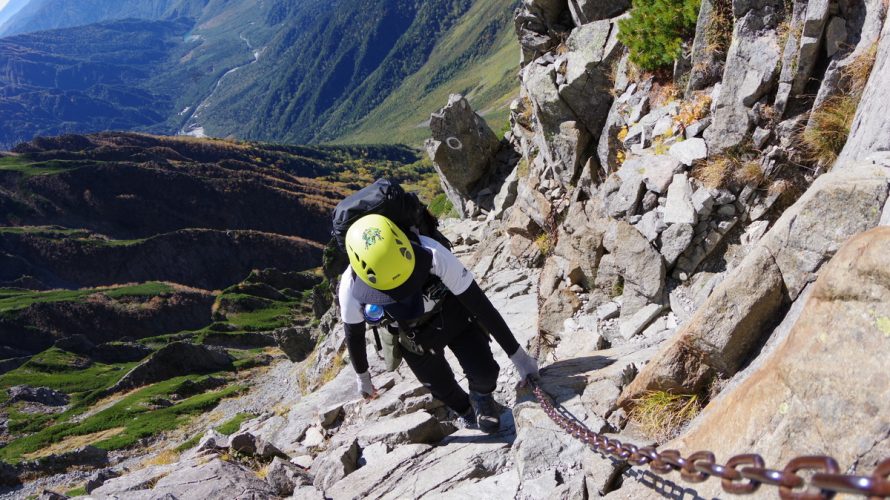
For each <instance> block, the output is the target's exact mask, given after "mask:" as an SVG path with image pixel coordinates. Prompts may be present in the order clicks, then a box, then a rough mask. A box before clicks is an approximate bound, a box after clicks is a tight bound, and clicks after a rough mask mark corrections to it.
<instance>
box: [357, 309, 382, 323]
mask: <svg viewBox="0 0 890 500" xmlns="http://www.w3.org/2000/svg"><path fill="white" fill-rule="evenodd" d="M383 312H384V311H383V306H378V305H377V304H365V308H364V310H363V311H362V313H363V314H364V316H365V321H367V322H368V323H372V324H373V323H380V321H381V320H382V319H383Z"/></svg>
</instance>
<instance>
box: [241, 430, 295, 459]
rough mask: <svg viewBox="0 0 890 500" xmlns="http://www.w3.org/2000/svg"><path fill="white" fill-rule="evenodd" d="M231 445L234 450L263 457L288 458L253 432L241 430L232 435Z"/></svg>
mask: <svg viewBox="0 0 890 500" xmlns="http://www.w3.org/2000/svg"><path fill="white" fill-rule="evenodd" d="M229 447H230V448H231V449H232V450H233V451H237V452H239V453H243V454H245V455H255V456H257V457H260V458H263V459H271V458H273V457H283V458H287V455H286V454H285V453H284V452H282V451H281V450H279V449H278V448H276V447H275V445H273V444H272V443H270V442H268V441H266V440H265V439H263V438H261V437H258V436H255V435H254V434H253V433H252V432H247V431H245V432H239V433H237V434H235V435H234V436H232V439H231V441H230V442H229Z"/></svg>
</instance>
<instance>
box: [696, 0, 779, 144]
mask: <svg viewBox="0 0 890 500" xmlns="http://www.w3.org/2000/svg"><path fill="white" fill-rule="evenodd" d="M783 9H784V6H783V4H782V2H777V1H774V0H755V1H737V2H733V15H734V17H735V27H734V30H733V38H732V44H731V45H730V47H729V53H728V54H727V56H726V69H725V70H724V71H723V81H722V85H721V88H720V95H719V96H718V97H717V99H716V101H715V103H714V104H715V111H714V120H713V123H712V124H711V126H710V127H708V129H707V130H706V131H705V140H706V141H707V143H708V150H709V151H714V152H719V151H723V150H724V149H726V148H729V147H732V146H735V145H737V144H739V143H740V142H742V140H743V139H744V138H745V135H746V134H747V133H748V132H749V131H750V130H751V127H752V119H751V117H750V116H749V110H750V109H751V108H752V107H753V106H754V104H755V103H757V101H759V100H760V99H761V98H762V97H764V96H765V95H767V94H769V92H770V91H771V90H772V89H773V88H774V86H775V84H776V82H777V79H778V76H779V75H778V71H777V68H778V67H779V65H778V63H779V59H780V56H781V49H780V47H779V43H778V42H779V34H778V32H777V31H776V27H777V26H778V23H779V22H780V21H781V19H782V12H783Z"/></svg>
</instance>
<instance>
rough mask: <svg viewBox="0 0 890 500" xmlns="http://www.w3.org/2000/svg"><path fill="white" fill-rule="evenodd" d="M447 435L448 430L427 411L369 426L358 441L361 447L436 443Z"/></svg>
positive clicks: (359, 436)
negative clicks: (374, 444) (375, 444)
mask: <svg viewBox="0 0 890 500" xmlns="http://www.w3.org/2000/svg"><path fill="white" fill-rule="evenodd" d="M446 434H447V432H446V428H445V427H444V426H443V425H442V424H440V423H439V421H438V420H437V419H436V418H435V417H433V416H432V415H430V414H429V413H427V412H425V411H419V412H416V413H409V414H408V415H405V416H403V417H398V418H394V419H387V420H384V421H382V422H380V423H379V424H377V425H372V426H369V427H368V428H366V429H364V430H363V431H362V432H361V433H360V434H359V435H358V440H359V444H361V445H368V444H371V443H384V444H388V445H396V444H404V443H435V442H437V441H439V440H440V439H442V438H443V437H445V435H446Z"/></svg>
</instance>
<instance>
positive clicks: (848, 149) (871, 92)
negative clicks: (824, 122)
mask: <svg viewBox="0 0 890 500" xmlns="http://www.w3.org/2000/svg"><path fill="white" fill-rule="evenodd" d="M873 43H876V42H873ZM888 81H890V22H885V23H884V29H883V31H882V32H881V40H880V44H879V45H878V47H877V54H876V59H875V65H874V68H873V69H872V72H871V76H870V78H869V80H868V84H867V85H866V87H865V90H864V92H863V94H862V100H861V101H860V104H859V107H858V108H857V111H856V116H855V118H854V119H853V124H852V126H851V127H850V137H849V139H847V142H846V144H845V145H844V149H843V151H841V154H840V156H839V157H838V164H839V165H844V164H845V162H847V161H849V160H857V159H865V158H866V157H867V156H868V155H869V154H870V153H875V152H879V151H890V136H888V134H887V128H888V126H890V124H888V120H890V103H888V102H887V99H886V91H885V87H886V86H887V82H888Z"/></svg>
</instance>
